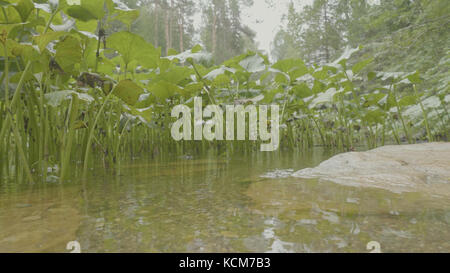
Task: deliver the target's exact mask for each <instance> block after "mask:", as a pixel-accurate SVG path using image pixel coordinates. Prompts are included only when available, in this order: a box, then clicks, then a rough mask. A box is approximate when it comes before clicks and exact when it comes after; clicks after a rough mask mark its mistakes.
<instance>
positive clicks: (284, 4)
mask: <svg viewBox="0 0 450 273" xmlns="http://www.w3.org/2000/svg"><path fill="white" fill-rule="evenodd" d="M267 2H273V3H274V4H273V5H271V4H270V3H267ZM289 2H291V0H273V1H266V0H254V5H253V7H251V8H248V9H245V10H244V11H243V12H242V19H243V23H244V24H245V25H248V26H249V27H250V28H251V29H253V30H254V31H255V32H256V42H257V43H258V44H259V48H260V49H262V50H265V51H266V53H269V54H270V51H271V44H272V42H273V39H274V38H275V35H276V34H277V32H278V30H279V29H280V27H281V25H282V18H283V15H284V14H286V13H287V10H288V5H289ZM294 2H295V3H302V5H304V4H307V3H310V2H312V0H302V1H298V0H297V1H294Z"/></svg>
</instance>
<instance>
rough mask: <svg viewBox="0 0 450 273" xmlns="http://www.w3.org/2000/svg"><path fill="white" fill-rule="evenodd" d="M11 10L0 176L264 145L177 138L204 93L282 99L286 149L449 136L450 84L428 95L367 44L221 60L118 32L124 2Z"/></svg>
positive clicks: (125, 17) (2, 29) (6, 6)
mask: <svg viewBox="0 0 450 273" xmlns="http://www.w3.org/2000/svg"><path fill="white" fill-rule="evenodd" d="M0 8H1V12H0V43H1V47H2V48H1V53H0V56H1V59H0V67H1V72H2V73H1V77H0V85H1V88H0V97H1V100H0V115H1V117H2V118H1V120H0V177H15V178H16V179H17V181H22V180H25V181H29V182H33V181H38V180H42V181H47V180H48V179H53V177H54V175H57V176H58V177H59V179H60V180H61V181H67V180H70V179H71V177H73V176H74V173H73V172H76V171H81V172H82V174H83V175H84V176H86V175H87V173H88V172H89V170H90V169H91V168H92V167H91V166H92V165H93V161H94V160H101V161H102V162H103V164H104V165H105V166H106V167H108V166H111V167H114V166H116V167H118V166H120V161H121V159H123V158H125V157H131V158H132V157H134V156H136V155H139V154H141V155H142V154H149V155H151V156H161V155H163V154H165V153H179V154H185V153H186V152H196V151H199V150H202V149H217V151H218V152H219V153H222V152H224V151H229V152H233V151H237V150H241V151H248V152H250V151H257V150H258V147H259V144H260V143H258V142H250V141H244V142H242V141H240V142H220V141H213V142H208V141H206V140H203V141H187V142H186V141H184V142H177V141H175V140H173V139H172V138H171V134H170V127H171V124H172V123H173V122H175V119H173V118H172V117H171V110H172V108H173V107H175V106H176V105H179V104H185V105H187V106H189V107H192V106H193V104H194V97H202V98H203V100H204V101H205V102H209V103H211V104H215V105H229V104H234V105H267V104H278V105H280V109H281V126H280V129H281V148H282V149H286V148H289V149H291V148H301V149H308V148H311V147H313V146H315V145H323V146H327V147H330V148H338V149H342V150H351V149H353V148H354V147H355V146H357V145H363V146H367V147H375V146H377V145H382V144H385V143H388V142H392V141H395V142H397V143H401V142H404V141H408V142H410V143H413V142H415V141H422V140H424V141H433V140H439V139H447V138H448V132H449V126H448V124H449V114H448V103H449V101H450V95H449V92H448V85H444V87H443V88H440V89H439V90H435V91H433V92H427V91H425V90H421V85H420V84H421V81H422V79H421V78H420V75H419V73H418V72H414V73H400V72H399V73H383V72H374V71H369V69H368V68H369V67H370V64H371V62H373V59H372V58H368V59H367V60H365V61H363V62H359V63H356V64H354V63H352V62H351V57H352V55H353V54H356V53H357V52H359V50H360V48H354V49H352V48H348V49H347V50H346V51H345V52H344V54H343V55H342V57H340V58H339V59H338V60H336V61H335V62H333V63H330V64H327V65H324V66H320V67H319V66H315V65H313V66H307V65H306V64H305V63H304V62H303V61H302V60H300V59H287V60H281V61H278V62H276V63H274V64H271V63H270V62H269V60H268V58H267V56H265V55H263V54H260V53H257V52H248V53H247V54H244V55H241V56H236V57H234V58H232V59H230V60H227V61H225V62H224V63H222V64H221V65H218V66H211V65H209V63H210V62H209V61H208V60H209V59H210V58H211V56H210V54H209V53H207V52H205V51H204V50H203V49H202V47H201V46H195V47H194V48H192V49H190V50H187V51H185V52H181V53H179V52H176V51H175V50H169V56H165V57H163V56H162V55H161V50H160V49H159V48H155V47H154V46H153V45H152V44H150V43H148V42H147V41H145V40H144V39H143V38H142V37H141V36H139V35H138V34H134V33H131V32H129V31H120V32H113V31H112V28H111V25H112V24H113V23H114V22H117V21H120V22H122V23H123V24H124V25H126V26H130V24H131V23H132V22H133V21H134V20H135V19H136V18H137V16H138V11H136V10H131V9H128V8H126V7H125V6H124V5H123V4H121V3H120V2H119V1H112V0H89V1H87V0H86V1H84V0H81V1H68V0H60V1H44V0H39V1H38V0H36V1H31V0H12V1H7V2H5V1H2V2H1V3H0ZM247 139H248V138H247ZM260 142H261V141H260ZM55 166H57V168H55ZM55 172H56V173H55Z"/></svg>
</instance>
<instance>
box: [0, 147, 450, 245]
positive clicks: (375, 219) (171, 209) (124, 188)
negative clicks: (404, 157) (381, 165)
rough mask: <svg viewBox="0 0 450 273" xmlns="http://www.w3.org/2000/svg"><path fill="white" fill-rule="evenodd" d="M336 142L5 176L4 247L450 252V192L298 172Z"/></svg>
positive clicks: (0, 224) (1, 194)
mask: <svg viewBox="0 0 450 273" xmlns="http://www.w3.org/2000/svg"><path fill="white" fill-rule="evenodd" d="M332 155H333V153H332V152H327V151H324V150H321V149H315V150H313V151H309V152H301V151H296V152H294V151H283V152H279V153H266V154H263V153H253V154H239V155H233V156H229V157H227V156H225V155H223V156H216V155H207V154H206V155H203V156H194V157H191V156H186V157H181V158H169V159H164V160H163V159H160V160H155V159H146V158H138V159H135V160H133V161H130V162H124V163H122V165H121V168H120V175H118V174H117V173H114V172H112V171H111V170H106V169H104V168H103V167H102V166H101V165H99V166H98V167H96V168H95V171H93V172H92V173H91V175H90V177H89V179H87V181H82V180H80V179H77V178H74V179H73V181H71V182H67V183H64V184H60V183H40V184H36V185H27V184H26V183H25V182H24V183H18V182H17V181H15V182H6V181H3V182H1V184H0V252H68V250H66V245H67V243H68V242H70V241H77V242H79V243H80V245H81V251H82V252H369V250H367V244H368V243H369V242H372V241H375V242H377V243H378V244H379V245H380V247H381V251H383V252H450V200H449V199H446V198H443V197H433V196H428V195H426V194H420V193H404V194H395V193H392V192H389V191H385V190H380V189H370V188H356V187H346V186H341V185H336V184H333V183H330V182H325V181H318V180H302V179H298V178H292V177H290V174H291V173H292V172H293V171H296V170H299V169H302V168H306V167H314V166H316V165H318V164H319V163H321V162H322V161H324V160H326V159H328V158H330V157H331V156H332Z"/></svg>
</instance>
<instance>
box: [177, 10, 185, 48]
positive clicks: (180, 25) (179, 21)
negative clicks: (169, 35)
mask: <svg viewBox="0 0 450 273" xmlns="http://www.w3.org/2000/svg"><path fill="white" fill-rule="evenodd" d="M178 16H179V19H178V28H179V32H180V52H183V51H184V37H183V36H184V21H183V15H182V14H181V9H180V10H179V13H178Z"/></svg>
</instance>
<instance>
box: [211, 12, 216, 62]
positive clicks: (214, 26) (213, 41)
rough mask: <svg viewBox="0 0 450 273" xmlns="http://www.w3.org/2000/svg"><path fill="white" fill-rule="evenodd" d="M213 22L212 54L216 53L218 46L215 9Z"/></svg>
mask: <svg viewBox="0 0 450 273" xmlns="http://www.w3.org/2000/svg"><path fill="white" fill-rule="evenodd" d="M213 12H214V14H213V23H212V54H213V55H215V54H216V48H217V26H216V24H217V14H216V12H215V10H214V11H213Z"/></svg>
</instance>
